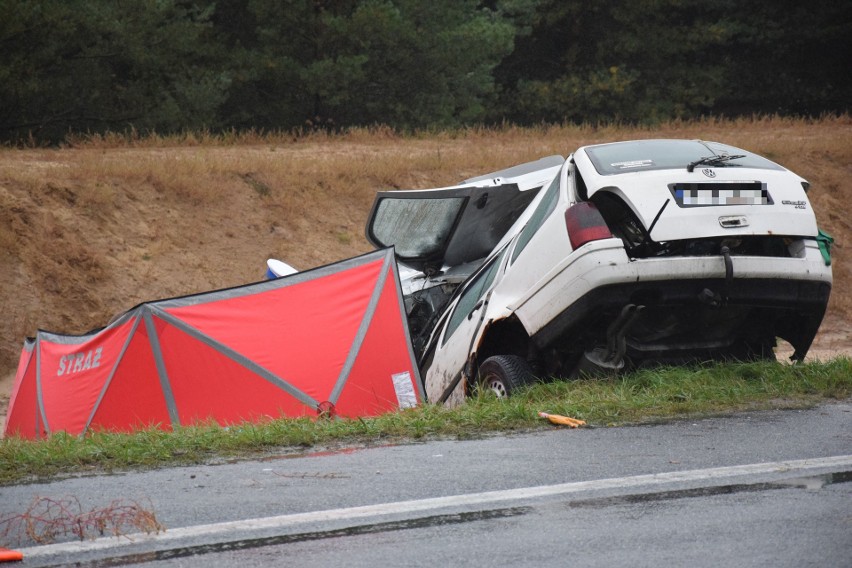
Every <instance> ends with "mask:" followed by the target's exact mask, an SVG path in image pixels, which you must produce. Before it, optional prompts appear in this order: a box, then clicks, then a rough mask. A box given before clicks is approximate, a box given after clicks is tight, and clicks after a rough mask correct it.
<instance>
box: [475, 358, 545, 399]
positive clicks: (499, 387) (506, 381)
mask: <svg viewBox="0 0 852 568" xmlns="http://www.w3.org/2000/svg"><path fill="white" fill-rule="evenodd" d="M532 382H533V374H532V369H531V368H530V365H529V363H527V361H526V359H523V358H522V357H518V356H517V355H495V356H493V357H489V358H488V359H486V360H485V361H484V362H483V363H482V365H480V366H479V387H480V388H481V389H483V390H484V391H485V392H492V393H493V394H495V395H496V396H497V397H498V398H506V397H508V396H511V395H512V393H513V392H514V391H515V390H517V389H518V388H520V387H522V386H524V385H528V384H530V383H532Z"/></svg>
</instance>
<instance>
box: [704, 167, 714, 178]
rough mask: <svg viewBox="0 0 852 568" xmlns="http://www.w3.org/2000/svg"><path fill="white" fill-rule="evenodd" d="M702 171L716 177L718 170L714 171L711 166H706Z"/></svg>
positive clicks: (706, 174) (708, 175)
mask: <svg viewBox="0 0 852 568" xmlns="http://www.w3.org/2000/svg"><path fill="white" fill-rule="evenodd" d="M701 173H702V174H704V175H705V176H707V177H709V178H714V177H716V172H714V171H713V170H711V169H710V168H704V169H703V170H701Z"/></svg>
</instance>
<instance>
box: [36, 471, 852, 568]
mask: <svg viewBox="0 0 852 568" xmlns="http://www.w3.org/2000/svg"><path fill="white" fill-rule="evenodd" d="M850 466H852V455H845V456H833V457H826V458H814V459H804V460H792V461H779V462H768V463H757V464H746V465H736V466H729V467H717V468H708V469H694V470H687V471H671V472H666V473H652V474H647V475H636V476H631V477H617V478H611V479H595V480H590V481H578V482H573V483H560V484H557V485H541V486H538V487H522V488H519V489H507V490H503V491H486V492H484V493H470V494H467V495H451V496H448V497H434V498H430V499H417V500H411V501H397V502H393V503H381V504H378V505H365V506H361V507H347V508H342V509H329V510H325V511H312V512H308V513H295V514H292V515H279V516H275V517H265V518H259V519H246V520H243V521H230V522H224V523H214V524H207V525H196V526H190V527H180V528H175V529H168V531H166V532H163V533H160V534H156V535H148V534H142V533H140V534H133V535H127V536H124V537H103V538H98V539H95V540H91V541H84V542H69V543H58V544H50V545H44V546H37V547H32V548H26V549H22V550H21V552H23V553H24V558H25V559H26V558H37V557H45V556H53V555H60V554H74V553H83V552H96V551H105V550H109V549H115V551H116V553H119V552H118V551H119V550H120V549H121V548H126V547H127V546H130V545H136V544H145V543H148V544H155V545H157V548H162V547H163V546H164V545H165V546H168V543H169V542H172V541H177V540H179V539H186V538H199V537H207V538H208V539H209V538H210V537H216V536H221V535H227V534H228V533H231V534H232V535H233V533H235V531H236V532H238V533H240V535H241V536H240V538H241V539H244V538H247V537H246V532H259V531H265V530H269V529H282V528H290V527H294V526H298V525H308V524H310V523H318V522H327V521H345V520H351V519H363V518H367V517H381V516H386V515H394V514H411V513H423V512H427V511H437V510H440V509H446V508H449V507H459V506H472V505H492V504H497V503H507V502H511V501H521V500H524V499H533V498H540V497H552V496H558V495H567V494H570V493H580V492H583V491H593V490H598V489H630V488H636V487H653V486H660V485H666V484H674V483H683V482H698V481H718V480H721V479H727V478H731V477H737V476H742V475H761V474H773V473H775V474H777V473H801V472H806V471H808V470H814V469H836V468H846V467H850Z"/></svg>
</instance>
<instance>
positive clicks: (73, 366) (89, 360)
mask: <svg viewBox="0 0 852 568" xmlns="http://www.w3.org/2000/svg"><path fill="white" fill-rule="evenodd" d="M102 353H103V347H98V348H97V349H90V350H89V351H85V352H81V353H72V354H70V355H64V356H63V357H61V358H60V359H59V369H58V370H57V371H56V376H57V377H61V376H62V375H71V374H73V373H80V372H82V371H88V370H89V369H94V368H95V367H100V366H101V354H102Z"/></svg>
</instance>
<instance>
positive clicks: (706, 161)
mask: <svg viewBox="0 0 852 568" xmlns="http://www.w3.org/2000/svg"><path fill="white" fill-rule="evenodd" d="M740 158H745V154H740V155H737V156H731V155H729V154H722V155H721V156H707V157H705V158H699V159H697V160H695V161H694V162H690V163H689V165H688V166H686V171H688V172H691V171H693V170H694V169H695V166H721V165H724V163H725V162H727V161H728V160H738V159H740Z"/></svg>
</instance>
